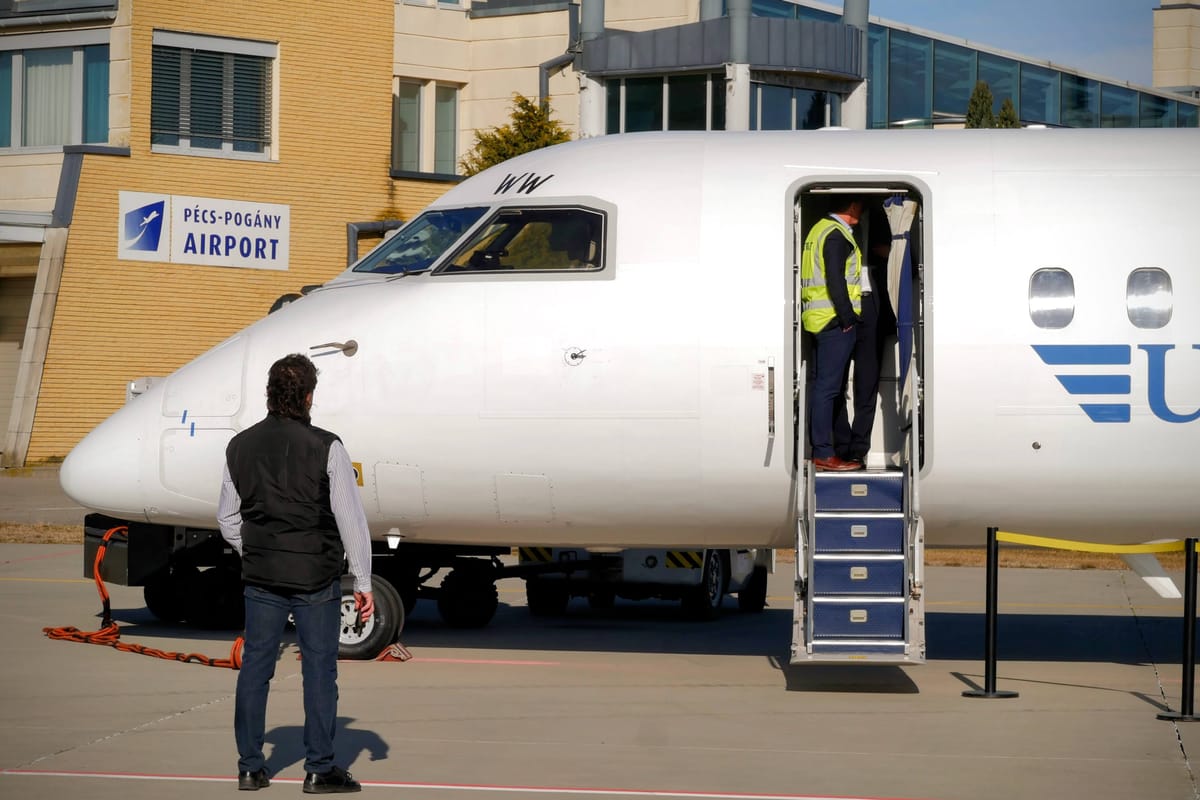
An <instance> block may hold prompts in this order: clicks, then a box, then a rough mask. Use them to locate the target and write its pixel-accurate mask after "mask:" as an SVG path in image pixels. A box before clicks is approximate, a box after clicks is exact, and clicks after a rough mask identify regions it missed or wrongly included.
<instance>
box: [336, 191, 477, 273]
mask: <svg viewBox="0 0 1200 800" xmlns="http://www.w3.org/2000/svg"><path fill="white" fill-rule="evenodd" d="M486 211H487V208H486V207H476V208H448V209H438V210H436V211H426V212H425V213H424V214H422V215H421V216H419V217H417V218H416V219H414V220H413V221H412V222H410V223H408V224H407V225H405V226H404V227H403V228H401V229H400V230H399V231H397V232H396V234H395V235H394V236H392V237H391V238H390V239H388V240H387V241H385V242H384V243H383V244H381V245H380V246H379V247H377V248H375V250H374V252H372V253H371V254H370V255H368V256H367V257H366V258H364V259H363V260H362V262H361V263H359V264H358V265H357V266H356V267H354V271H355V272H374V273H379V274H395V273H399V272H420V271H422V270H426V269H429V268H430V267H431V266H433V264H434V263H435V262H437V260H438V259H439V258H441V257H442V254H444V253H445V252H446V251H447V250H448V249H450V248H451V247H453V246H454V244H455V243H457V242H458V240H459V239H460V238H462V235H463V233H465V232H466V231H467V230H468V229H469V228H470V227H471V226H472V225H474V224H475V223H476V222H478V221H479V218H480V217H482V216H483V215H484V212H486Z"/></svg>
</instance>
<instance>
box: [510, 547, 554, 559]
mask: <svg viewBox="0 0 1200 800" xmlns="http://www.w3.org/2000/svg"><path fill="white" fill-rule="evenodd" d="M517 557H518V558H520V559H521V560H522V561H542V562H545V563H549V562H550V561H551V560H552V558H553V553H552V551H551V549H550V548H549V547H519V548H517Z"/></svg>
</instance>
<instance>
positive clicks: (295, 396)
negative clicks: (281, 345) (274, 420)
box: [267, 353, 317, 422]
mask: <svg viewBox="0 0 1200 800" xmlns="http://www.w3.org/2000/svg"><path fill="white" fill-rule="evenodd" d="M316 388H317V368H316V366H314V365H313V363H312V362H311V361H309V360H308V357H307V356H303V355H301V354H299V353H292V354H291V355H287V356H284V357H283V358H281V359H279V360H278V361H276V362H275V363H274V364H272V365H271V371H270V372H268V373H267V410H268V411H270V412H271V413H272V414H278V415H279V416H281V417H291V418H292V419H298V420H301V421H303V422H308V421H309V417H308V403H307V402H306V401H307V399H308V395H309V393H310V392H312V391H313V390H314V389H316Z"/></svg>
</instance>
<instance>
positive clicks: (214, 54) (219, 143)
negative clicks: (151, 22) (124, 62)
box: [150, 31, 277, 158]
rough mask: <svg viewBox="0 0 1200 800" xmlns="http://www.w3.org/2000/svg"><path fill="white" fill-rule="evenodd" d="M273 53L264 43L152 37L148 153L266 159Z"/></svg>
mask: <svg viewBox="0 0 1200 800" xmlns="http://www.w3.org/2000/svg"><path fill="white" fill-rule="evenodd" d="M276 53H277V48H276V45H274V44H270V43H266V42H254V41H249V40H243V39H221V38H217V37H212V36H196V35H191V34H181V33H170V32H167V31H155V32H154V48H153V61H152V67H151V95H150V144H151V148H152V149H154V150H157V151H164V152H186V153H190V154H193V155H221V156H229V157H242V158H256V157H257V158H264V157H270V155H271V150H272V145H273V140H272V135H271V134H272V124H271V118H272V103H273V98H272V87H273V85H274V77H275V76H274V72H275V64H276Z"/></svg>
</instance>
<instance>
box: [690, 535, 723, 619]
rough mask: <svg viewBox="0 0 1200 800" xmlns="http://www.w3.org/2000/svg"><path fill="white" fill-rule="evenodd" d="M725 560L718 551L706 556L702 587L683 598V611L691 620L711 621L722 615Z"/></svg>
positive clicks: (708, 553) (711, 551)
mask: <svg viewBox="0 0 1200 800" xmlns="http://www.w3.org/2000/svg"><path fill="white" fill-rule="evenodd" d="M727 584H728V581H727V580H726V579H725V560H724V559H723V558H721V553H720V552H719V551H717V550H709V551H708V552H707V553H706V555H705V556H704V572H703V573H702V575H701V576H700V585H698V586H695V587H693V588H692V590H691V591H689V592H688V593H687V594H685V595H684V596H683V610H684V613H686V614H687V616H688V617H690V618H691V619H697V620H704V621H710V620H714V619H716V618H717V617H718V616H719V615H720V613H721V601H723V600H724V599H725V587H726V585H727Z"/></svg>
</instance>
